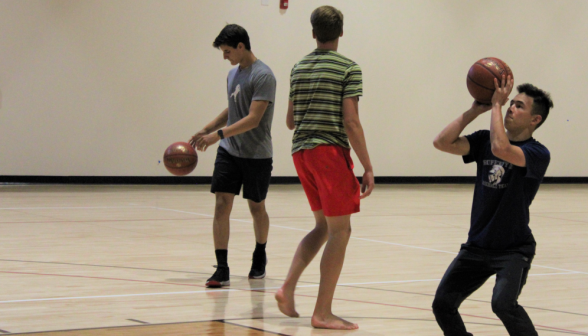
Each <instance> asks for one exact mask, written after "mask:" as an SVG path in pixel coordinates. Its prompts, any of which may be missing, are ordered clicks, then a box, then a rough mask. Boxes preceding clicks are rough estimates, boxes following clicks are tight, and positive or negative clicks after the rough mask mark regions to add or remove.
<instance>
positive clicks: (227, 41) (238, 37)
mask: <svg viewBox="0 0 588 336" xmlns="http://www.w3.org/2000/svg"><path fill="white" fill-rule="evenodd" d="M239 43H243V44H244V45H245V49H247V50H251V43H250V42H249V35H248V34H247V31H246V30H245V28H243V27H241V26H239V25H236V24H228V25H226V26H225V27H224V28H223V30H221V32H220V33H219V34H218V36H217V37H216V39H214V42H213V43H212V46H213V47H215V48H217V49H219V48H220V46H222V45H226V46H229V47H232V48H237V46H238V45H239Z"/></svg>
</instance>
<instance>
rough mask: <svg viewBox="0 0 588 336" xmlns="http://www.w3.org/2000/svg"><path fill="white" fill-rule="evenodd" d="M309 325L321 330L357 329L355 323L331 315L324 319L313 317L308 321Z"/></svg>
mask: <svg viewBox="0 0 588 336" xmlns="http://www.w3.org/2000/svg"><path fill="white" fill-rule="evenodd" d="M310 324H311V325H312V326H313V327H315V328H321V329H338V330H354V329H358V328H359V326H358V325H357V324H356V323H351V322H349V321H345V320H344V319H342V318H340V317H339V316H335V315H333V314H329V315H328V316H325V317H319V316H317V315H313V316H312V319H310Z"/></svg>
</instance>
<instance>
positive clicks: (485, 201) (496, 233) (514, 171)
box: [463, 130, 550, 257]
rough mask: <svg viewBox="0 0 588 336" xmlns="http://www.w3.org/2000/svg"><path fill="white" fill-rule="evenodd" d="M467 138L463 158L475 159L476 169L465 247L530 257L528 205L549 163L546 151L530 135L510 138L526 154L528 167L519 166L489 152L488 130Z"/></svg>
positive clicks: (530, 240)
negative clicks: (517, 140)
mask: <svg viewBox="0 0 588 336" xmlns="http://www.w3.org/2000/svg"><path fill="white" fill-rule="evenodd" d="M466 138H467V139H468V141H469V143H470V153H469V154H468V155H465V156H464V157H463V161H464V162H465V163H470V162H476V163H477V167H478V169H477V174H476V187H475V190H474V200H473V204H472V216H471V226H470V231H469V233H468V241H467V243H466V244H465V245H464V248H467V247H470V246H471V247H473V248H476V249H483V250H489V251H495V252H503V251H518V252H523V253H524V254H526V255H529V256H530V257H532V255H533V254H534V250H535V249H534V246H535V240H534V239H533V235H532V233H531V229H530V228H529V206H530V205H531V202H532V201H533V199H534V198H535V194H537V190H539V185H540V184H541V181H542V180H543V177H544V176H545V172H546V170H547V166H548V165H549V160H550V154H549V150H547V148H546V147H545V146H543V145H542V144H540V143H539V142H537V141H536V140H535V139H533V138H530V139H528V140H525V141H520V142H514V141H511V142H510V143H511V145H514V146H518V147H520V148H521V149H522V150H523V153H524V154H525V161H526V165H527V166H526V167H518V166H515V165H513V164H511V163H509V162H506V161H504V160H501V159H499V158H497V157H496V156H494V155H493V154H492V149H491V144H490V131H487V130H481V131H477V132H475V133H473V134H470V135H467V136H466ZM529 245H532V246H529Z"/></svg>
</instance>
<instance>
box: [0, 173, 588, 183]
mask: <svg viewBox="0 0 588 336" xmlns="http://www.w3.org/2000/svg"><path fill="white" fill-rule="evenodd" d="M359 179H360V180H361V178H359ZM211 180H212V177H210V176H183V177H177V176H38V175H35V176H24V175H23V176H21V175H0V183H3V184H155V185H158V184H163V185H166V184H210V183H211ZM375 180H376V183H377V184H473V183H474V181H475V177H474V176H377V177H376V178H375ZM271 183H272V184H300V180H299V179H298V177H297V176H272V179H271ZM543 183H545V184H588V177H584V176H573V177H564V176H548V177H545V178H544V179H543Z"/></svg>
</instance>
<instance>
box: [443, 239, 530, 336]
mask: <svg viewBox="0 0 588 336" xmlns="http://www.w3.org/2000/svg"><path fill="white" fill-rule="evenodd" d="M531 261H532V259H530V258H528V257H526V256H524V255H523V254H520V253H514V252H513V253H503V254H496V253H494V254H485V253H481V254H478V253H474V252H470V251H467V250H465V249H462V250H461V251H460V252H459V254H458V255H457V257H456V258H455V259H454V260H453V262H452V263H451V265H449V268H448V269H447V271H446V272H445V275H444V276H443V279H441V283H439V287H438V288H437V293H435V300H434V301H433V313H434V314H435V318H436V319H437V323H438V324H439V327H441V329H442V330H443V333H444V335H445V336H467V335H472V334H470V333H468V332H467V331H466V328H465V325H464V323H463V320H462V319H461V316H460V315H459V312H458V311H457V309H458V308H459V306H460V305H461V303H462V302H463V301H464V300H465V299H466V298H467V297H468V296H470V295H471V294H472V293H473V292H474V291H476V290H477V289H478V288H480V287H481V286H482V285H483V284H484V282H486V280H488V278H489V277H491V276H492V275H494V274H496V284H495V285H494V291H493V293H492V311H494V313H495V314H496V315H497V316H498V317H499V318H500V320H501V321H502V323H503V324H504V326H505V327H506V330H507V331H508V334H509V335H511V336H535V335H537V331H536V330H535V327H534V326H533V322H531V319H530V318H529V315H527V313H526V312H525V310H524V309H523V307H521V306H519V304H518V302H517V299H518V297H519V295H520V294H521V290H522V289H523V286H524V285H525V282H526V280H527V275H528V274H529V269H531Z"/></svg>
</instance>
